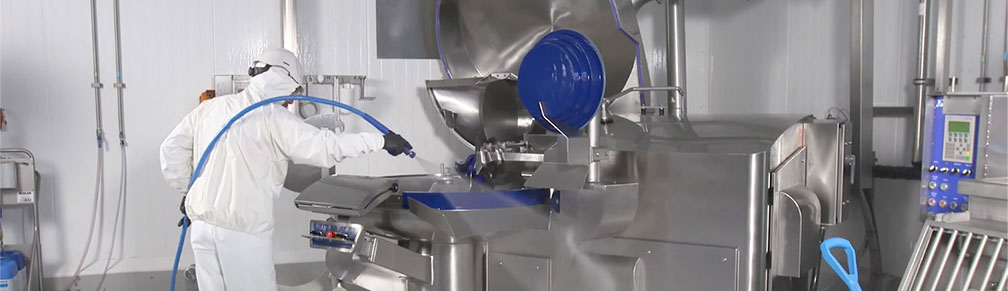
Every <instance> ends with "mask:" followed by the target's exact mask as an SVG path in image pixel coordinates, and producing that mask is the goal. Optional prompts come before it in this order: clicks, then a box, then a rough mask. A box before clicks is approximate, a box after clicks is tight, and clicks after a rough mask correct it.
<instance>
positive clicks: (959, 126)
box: [948, 121, 970, 133]
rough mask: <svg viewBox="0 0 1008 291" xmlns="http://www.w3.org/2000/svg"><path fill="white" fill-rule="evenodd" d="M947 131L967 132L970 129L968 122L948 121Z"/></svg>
mask: <svg viewBox="0 0 1008 291" xmlns="http://www.w3.org/2000/svg"><path fill="white" fill-rule="evenodd" d="M948 131H950V132H964V133H969V131H970V124H969V122H962V121H949V123H948Z"/></svg>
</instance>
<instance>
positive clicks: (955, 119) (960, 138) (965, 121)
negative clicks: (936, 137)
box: [942, 115, 976, 163]
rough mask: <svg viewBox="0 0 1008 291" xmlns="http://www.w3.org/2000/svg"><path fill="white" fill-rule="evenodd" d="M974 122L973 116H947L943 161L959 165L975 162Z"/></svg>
mask: <svg viewBox="0 0 1008 291" xmlns="http://www.w3.org/2000/svg"><path fill="white" fill-rule="evenodd" d="M974 122H975V119H974V118H973V117H972V116H960V115H946V116H945V146H944V148H943V149H944V152H943V153H942V160H945V161H948V162H957V163H972V162H973V142H974V140H976V137H975V135H974V131H973V128H974Z"/></svg>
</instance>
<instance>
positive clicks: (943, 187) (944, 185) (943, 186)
mask: <svg viewBox="0 0 1008 291" xmlns="http://www.w3.org/2000/svg"><path fill="white" fill-rule="evenodd" d="M948 188H949V185H948V184H945V183H942V184H941V190H942V191H945V190H948Z"/></svg>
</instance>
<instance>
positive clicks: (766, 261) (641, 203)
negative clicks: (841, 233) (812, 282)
mask: <svg viewBox="0 0 1008 291" xmlns="http://www.w3.org/2000/svg"><path fill="white" fill-rule="evenodd" d="M676 5H680V6H679V8H678V9H677V8H676V7H675V6H676ZM681 5H682V3H681V2H677V1H664V3H657V2H654V1H628V0H611V1H605V0H591V1H586V0H577V1H575V0H555V1H540V0H516V1H490V0H442V1H439V2H438V5H437V6H438V11H437V14H438V15H437V19H436V21H437V41H438V46H439V49H440V52H441V63H442V64H443V69H444V71H445V73H446V75H447V78H446V79H444V80H431V81H428V82H427V88H428V91H429V93H430V101H431V102H433V105H434V106H436V107H437V108H438V110H439V112H440V113H441V115H442V117H443V120H444V122H445V125H446V126H448V127H450V128H451V129H453V131H454V132H455V133H457V136H458V137H459V141H460V142H463V143H465V144H466V145H468V146H470V148H471V149H472V150H473V152H472V154H473V155H472V156H471V157H470V159H469V160H467V161H466V162H463V163H460V164H459V167H458V169H457V170H458V171H447V172H444V173H438V174H435V175H416V176H395V177H356V176H330V175H328V172H327V171H326V170H323V169H310V168H308V169H305V168H303V167H302V168H300V169H295V168H292V170H291V171H290V173H291V174H290V175H289V177H288V180H287V183H286V184H285V187H287V188H288V189H291V190H293V191H295V192H299V193H300V195H299V196H298V197H297V199H296V200H295V204H296V206H297V207H298V208H300V209H303V210H307V211H312V212H317V213H324V214H327V215H330V218H329V219H327V220H324V221H322V220H319V221H312V222H311V225H310V226H309V229H308V230H307V231H306V233H305V234H304V236H305V237H306V238H308V240H309V241H310V244H311V246H312V247H315V248H322V249H326V250H327V255H326V264H327V266H328V268H329V271H330V272H331V273H332V278H333V280H334V284H338V285H339V286H341V287H342V288H345V289H347V290H451V291H466V290H493V291H496V290H792V289H802V288H801V287H800V286H803V285H802V284H804V282H806V281H807V280H809V278H810V276H811V274H812V273H813V269H814V268H815V267H816V266H818V265H819V260H820V257H819V254H818V251H817V250H818V243H819V242H820V240H821V235H822V232H823V230H824V229H825V227H827V226H829V225H833V224H837V223H840V222H841V221H842V220H843V206H844V201H845V198H844V188H845V185H846V184H847V182H846V179H845V178H844V160H845V157H846V149H845V142H844V136H845V133H844V124H843V123H841V122H837V121H834V120H815V119H814V118H812V117H811V116H782V115H772V116H770V115H761V116H756V115H753V116H688V118H687V115H686V112H685V87H684V82H683V80H684V76H683V75H682V74H683V73H684V72H682V71H681V70H677V69H676V68H677V67H678V65H679V64H683V63H684V60H683V59H682V58H683V54H682V53H681V48H682V47H683V46H682V42H683V39H682V36H683V35H682V33H681V32H677V29H676V25H669V26H668V27H669V28H668V30H667V33H666V35H667V36H668V37H667V38H662V39H657V40H655V39H652V41H649V40H648V38H647V37H642V36H641V33H640V28H639V27H638V23H641V22H642V21H641V20H640V19H639V18H641V17H644V16H643V15H645V14H646V13H645V12H646V11H651V10H654V9H655V7H666V8H667V9H666V11H668V12H669V13H671V14H670V17H668V19H672V20H671V21H680V23H678V25H679V26H678V27H679V29H681V20H682V15H681V12H682V11H681ZM662 17H663V18H664V16H662ZM658 48H660V50H662V51H668V59H669V61H668V64H661V65H656V64H655V62H654V61H649V60H648V58H647V57H646V56H643V55H642V54H640V53H639V52H641V51H654V50H656V49H658ZM677 49H678V50H680V51H679V52H678V53H676V52H675V51H676V50H677ZM654 68H665V69H667V72H658V71H656V70H655V69H654ZM632 72H636V73H637V74H636V76H637V80H636V81H631V82H629V83H631V84H639V86H633V87H627V86H626V84H627V83H628V79H630V78H631V73H632ZM666 77H667V78H666ZM623 96H639V97H640V98H639V101H637V100H635V99H638V98H620V97H623ZM655 96H666V97H667V100H665V101H666V102H665V103H666V104H665V105H664V106H655V105H654V104H653V103H660V102H658V101H659V100H652V99H655ZM617 101H619V102H617ZM627 104H629V105H627Z"/></svg>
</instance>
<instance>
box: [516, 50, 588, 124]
mask: <svg viewBox="0 0 1008 291" xmlns="http://www.w3.org/2000/svg"><path fill="white" fill-rule="evenodd" d="M604 93H605V68H603V64H602V58H601V55H600V54H599V51H598V48H596V47H595V44H594V43H592V42H591V40H589V39H588V38H587V37H585V36H584V35H583V34H581V33H579V32H576V31H573V30H557V31H553V32H550V33H549V34H547V35H546V36H544V37H543V38H542V39H540V40H539V42H537V43H536V45H535V46H533V47H532V49H531V50H529V52H528V53H527V54H526V55H525V58H524V59H522V63H521V67H520V68H519V69H518V94H519V96H520V97H521V101H522V104H523V105H525V109H527V110H528V111H529V113H530V114H531V115H532V117H534V118H535V119H536V121H538V122H539V124H540V125H542V126H543V127H545V128H547V129H549V130H551V131H553V132H563V133H564V134H567V135H576V134H577V132H578V130H580V129H581V128H582V127H584V126H585V125H586V124H588V122H589V121H590V120H591V118H592V116H594V115H595V112H596V110H597V109H598V106H599V104H600V103H601V102H602V97H603V94H604ZM540 102H541V103H542V105H543V107H545V109H546V112H545V116H546V117H548V118H549V120H550V121H553V123H555V124H556V127H559V128H554V127H553V126H552V125H550V122H549V121H547V120H546V119H545V118H543V112H542V110H540V108H539V103H540Z"/></svg>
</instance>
